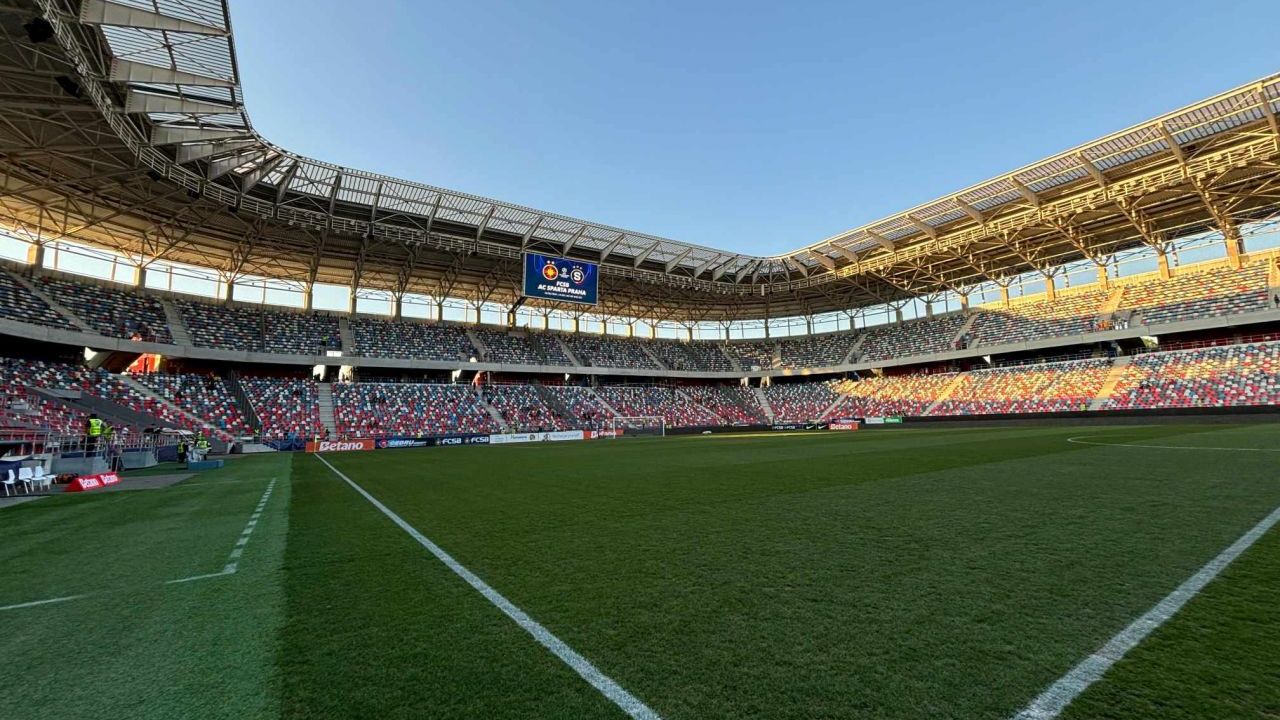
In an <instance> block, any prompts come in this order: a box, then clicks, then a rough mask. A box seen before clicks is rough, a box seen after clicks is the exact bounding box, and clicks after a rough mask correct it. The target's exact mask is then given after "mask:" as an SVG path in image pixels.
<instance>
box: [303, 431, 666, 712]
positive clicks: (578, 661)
mask: <svg viewBox="0 0 1280 720" xmlns="http://www.w3.org/2000/svg"><path fill="white" fill-rule="evenodd" d="M316 458H317V459H318V460H319V461H320V462H322V463H324V464H325V465H326V466H327V467H328V468H329V469H330V470H332V471H333V474H335V475H337V476H338V477H340V478H342V479H343V480H345V481H346V483H347V484H348V485H350V486H351V488H352V489H353V490H355V491H356V492H358V493H360V495H361V496H362V497H364V499H365V500H368V501H369V503H370V504H372V505H373V506H374V507H376V508H378V510H379V511H380V512H381V513H382V514H383V515H386V516H387V518H388V519H390V520H391V522H393V523H395V524H396V525H397V526H399V528H400V529H401V530H404V531H405V532H406V533H408V534H409V537H411V538H413V539H414V540H417V541H418V544H419V545H421V546H422V547H424V548H426V549H427V552H429V553H431V554H432V555H434V556H435V557H436V559H437V560H439V561H440V562H442V563H444V564H445V566H447V567H448V568H449V569H450V570H452V571H453V573H454V574H455V575H457V576H458V577H460V578H462V579H463V580H464V581H466V583H467V584H468V585H470V586H471V587H472V588H475V589H476V590H477V591H479V593H480V594H481V595H483V596H484V597H485V599H486V600H488V601H489V602H491V603H493V605H494V606H495V607H497V608H498V609H499V610H501V611H502V612H503V613H504V614H506V616H507V617H509V618H511V619H512V620H514V621H515V622H516V624H517V625H519V626H520V627H521V628H523V629H524V630H525V632H527V633H529V634H530V635H532V636H533V637H534V639H535V640H537V641H538V642H539V643H541V644H542V646H543V647H545V648H546V649H548V650H550V651H551V652H552V654H554V655H555V656H556V657H558V658H560V660H561V661H562V662H564V664H565V665H568V666H569V667H570V668H572V669H573V671H574V672H576V673H578V675H579V676H581V677H582V679H583V680H586V681H587V682H588V683H590V684H591V686H592V687H594V688H595V689H596V690H599V691H600V694H601V695H604V696H605V697H606V698H608V699H609V700H611V701H612V702H613V704H615V705H617V706H618V707H619V708H622V711H623V712H625V713H626V714H627V715H630V716H631V717H633V718H642V719H643V720H661V718H660V716H659V715H658V714H657V713H656V712H654V711H653V710H651V709H650V708H649V706H647V705H645V704H644V703H643V702H641V700H640V699H639V698H637V697H636V696H634V695H632V694H631V693H629V692H627V691H626V690H625V689H623V687H622V686H621V685H619V684H618V683H617V682H615V681H614V680H613V679H612V678H610V677H609V676H607V675H605V674H604V673H602V672H600V670H599V669H598V668H596V666H595V665H592V664H591V661H590V660H588V659H586V658H585V657H583V656H582V655H580V654H578V652H577V651H576V650H574V649H573V648H571V647H569V646H568V645H567V644H565V642H564V641H563V640H561V639H560V638H558V637H556V636H555V635H553V634H552V633H551V631H550V630H548V629H546V628H545V627H543V626H542V625H541V624H540V623H539V622H538V621H537V620H534V619H533V618H531V617H529V615H528V613H526V612H525V611H523V610H521V609H520V608H518V607H516V606H515V605H514V604H512V602H511V601H510V600H508V599H506V598H505V597H503V596H502V594H501V593H499V592H498V591H497V590H494V589H493V588H492V587H490V586H489V584H488V583H486V582H485V581H484V580H481V579H480V577H479V576H478V575H476V574H475V573H473V572H471V571H470V570H468V569H467V568H466V567H464V566H463V565H462V564H461V563H459V562H458V561H457V560H454V559H453V556H452V555H450V554H449V553H447V552H445V551H444V550H443V549H441V548H440V546H439V545H436V544H435V543H433V542H431V540H429V539H427V537H426V536H425V535H423V534H422V533H420V532H418V531H417V529H415V528H414V527H413V526H412V525H410V524H409V523H407V522H405V521H404V519H403V518H401V517H400V516H399V515H397V514H395V513H394V512H393V511H392V510H391V509H390V508H388V507H387V506H386V505H383V504H382V503H381V502H379V501H378V499H377V498H375V497H374V496H372V495H370V494H369V493H368V492H366V491H365V489H364V488H362V487H360V486H359V485H357V484H356V483H355V481H354V480H352V479H351V478H349V477H347V476H346V475H344V474H343V473H342V471H340V470H338V468H336V467H334V466H333V465H330V464H329V461H328V460H325V459H324V457H323V456H321V455H316Z"/></svg>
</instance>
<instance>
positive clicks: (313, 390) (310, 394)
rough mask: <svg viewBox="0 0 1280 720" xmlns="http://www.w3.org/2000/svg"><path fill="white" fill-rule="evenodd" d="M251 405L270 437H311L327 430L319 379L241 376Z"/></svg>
mask: <svg viewBox="0 0 1280 720" xmlns="http://www.w3.org/2000/svg"><path fill="white" fill-rule="evenodd" d="M240 385H241V387H243V388H244V392H245V395H246V396H248V398H249V404H251V405H252V406H253V411H254V413H255V414H256V415H257V416H258V420H259V421H260V422H261V423H262V430H261V433H262V436H263V437H264V438H266V439H270V440H283V439H291V438H308V437H315V436H316V435H319V434H322V433H323V432H324V426H323V425H322V424H321V423H320V409H319V406H318V401H319V391H318V389H317V387H316V382H315V381H314V380H310V379H304V378H248V377H245V378H241V379H240Z"/></svg>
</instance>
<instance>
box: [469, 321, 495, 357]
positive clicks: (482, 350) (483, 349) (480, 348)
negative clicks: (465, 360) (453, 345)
mask: <svg viewBox="0 0 1280 720" xmlns="http://www.w3.org/2000/svg"><path fill="white" fill-rule="evenodd" d="M465 332H466V333H467V339H468V340H470V341H471V347H473V348H475V349H476V353H477V354H478V355H479V356H480V357H482V358H484V359H485V360H488V359H489V346H488V345H485V344H484V341H483V340H481V339H480V337H479V336H478V335H476V334H475V333H474V332H472V331H471V328H469V327H468V328H465Z"/></svg>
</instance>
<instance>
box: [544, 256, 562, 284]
mask: <svg viewBox="0 0 1280 720" xmlns="http://www.w3.org/2000/svg"><path fill="white" fill-rule="evenodd" d="M542 277H544V278H546V279H547V282H552V281H553V280H555V279H556V278H558V277H560V271H559V270H557V269H556V264H555V262H553V261H551V260H548V261H547V264H546V266H545V267H543V268H542Z"/></svg>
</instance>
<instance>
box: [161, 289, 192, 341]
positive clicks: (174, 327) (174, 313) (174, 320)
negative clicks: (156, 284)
mask: <svg viewBox="0 0 1280 720" xmlns="http://www.w3.org/2000/svg"><path fill="white" fill-rule="evenodd" d="M159 300H160V307H162V308H164V319H165V321H166V322H168V323H169V334H170V335H172V336H173V342H174V344H175V345H185V346H188V347H190V346H191V333H190V332H187V323H186V321H184V320H183V319H182V313H180V312H178V306H177V305H174V304H173V300H172V299H170V298H167V297H161V298H159Z"/></svg>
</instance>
